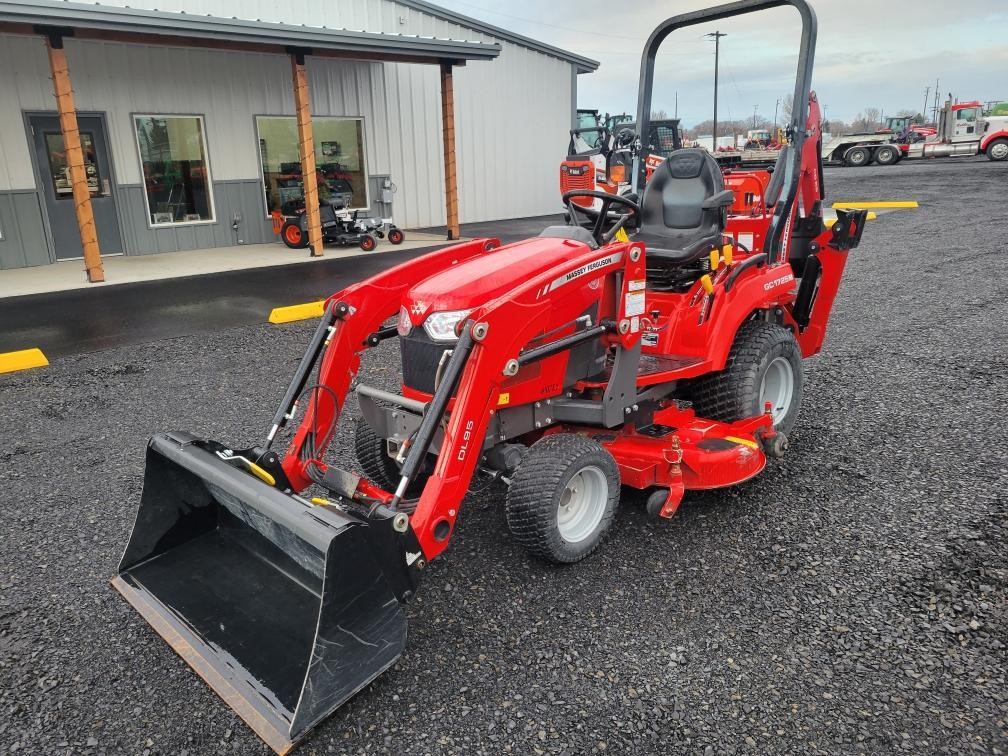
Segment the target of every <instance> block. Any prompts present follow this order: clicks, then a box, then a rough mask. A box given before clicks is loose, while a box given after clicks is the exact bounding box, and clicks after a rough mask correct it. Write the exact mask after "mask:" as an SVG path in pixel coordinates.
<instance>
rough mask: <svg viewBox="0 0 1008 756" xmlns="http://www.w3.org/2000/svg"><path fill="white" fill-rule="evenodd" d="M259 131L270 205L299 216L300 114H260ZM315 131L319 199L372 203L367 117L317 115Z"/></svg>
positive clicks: (361, 206)
mask: <svg viewBox="0 0 1008 756" xmlns="http://www.w3.org/2000/svg"><path fill="white" fill-rule="evenodd" d="M256 131H257V132H258V134H259V155H260V158H261V160H262V170H263V192H264V193H265V197H266V210H267V212H268V213H272V212H274V211H279V212H280V213H282V214H283V215H294V214H295V213H297V212H298V211H299V210H301V209H303V208H304V184H303V183H302V181H301V156H300V155H299V154H298V138H297V119H296V118H294V117H293V116H256ZM312 132H313V134H314V139H315V166H316V169H317V171H316V176H317V179H318V187H319V200H320V201H322V202H331V203H333V204H335V205H339V206H342V207H346V208H351V209H353V208H356V209H366V208H367V207H369V206H370V201H369V197H368V180H367V167H366V166H367V160H366V156H365V153H364V122H363V120H362V119H360V118H331V117H314V116H313V117H312Z"/></svg>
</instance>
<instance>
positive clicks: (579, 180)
mask: <svg viewBox="0 0 1008 756" xmlns="http://www.w3.org/2000/svg"><path fill="white" fill-rule="evenodd" d="M564 168H568V166H566V165H565V166H561V168H560V193H561V194H564V193H565V192H572V191H584V190H589V191H591V190H593V189H594V188H595V167H594V166H593V165H592V164H591V163H587V164H580V165H578V166H576V168H578V169H580V170H583V171H584V172H583V173H582V174H581V175H580V176H578V175H573V174H571V173H570V172H569V170H570V169H569V168H568V170H564ZM594 201H595V200H593V199H592V198H591V197H579V198H577V199H574V200H573V202H574V204H575V205H583V206H586V207H587V206H589V205H591V204H592V202H594Z"/></svg>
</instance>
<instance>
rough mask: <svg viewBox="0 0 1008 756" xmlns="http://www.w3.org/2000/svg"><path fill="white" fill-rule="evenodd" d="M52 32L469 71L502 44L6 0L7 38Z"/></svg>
mask: <svg viewBox="0 0 1008 756" xmlns="http://www.w3.org/2000/svg"><path fill="white" fill-rule="evenodd" d="M40 27H43V28H41V29H40ZM46 28H48V29H51V30H55V31H62V32H63V33H65V35H66V36H72V37H73V38H75V39H97V40H106V41H118V42H135V43H142V44H161V45H173V46H179V47H201V48H214V49H225V50H241V51H250V52H269V53H282V54H286V53H289V52H290V51H291V49H298V50H300V51H302V52H304V53H305V54H309V55H316V56H320V57H334V58H353V59H356V60H377V61H396V62H406V63H428V64H435V63H443V62H449V63H452V64H455V65H464V64H465V62H466V61H469V60H493V59H494V58H496V57H497V56H498V55H500V50H501V48H500V45H499V44H497V43H493V44H489V43H485V42H468V41H463V40H454V39H438V38H434V37H415V36H404V35H401V34H378V33H372V32H360V31H348V30H346V29H330V28H327V27H324V26H321V27H319V26H293V25H291V24H275V23H266V22H263V21H249V20H244V19H238V18H221V17H218V16H199V15H196V14H192V13H168V12H164V11H150V10H140V9H137V8H114V7H110V6H105V5H98V4H85V3H75V2H64V1H63V0H0V32H6V33H12V34H39V33H40V32H41V31H45V29H46Z"/></svg>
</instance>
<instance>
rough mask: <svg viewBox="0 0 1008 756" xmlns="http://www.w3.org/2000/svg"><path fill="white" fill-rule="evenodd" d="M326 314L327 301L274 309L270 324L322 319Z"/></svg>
mask: <svg viewBox="0 0 1008 756" xmlns="http://www.w3.org/2000/svg"><path fill="white" fill-rule="evenodd" d="M323 313H325V300H324V299H320V300H319V301H318V302H305V303H304V304H296V305H289V306H287V307H274V308H273V309H272V310H270V314H269V322H270V323H293V322H294V321H295V320H312V319H314V318H321V317H322V315H323Z"/></svg>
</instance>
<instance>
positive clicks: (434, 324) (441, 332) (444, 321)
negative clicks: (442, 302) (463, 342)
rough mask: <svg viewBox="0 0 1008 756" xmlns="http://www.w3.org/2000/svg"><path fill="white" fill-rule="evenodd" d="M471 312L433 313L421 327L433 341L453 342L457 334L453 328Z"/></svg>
mask: <svg viewBox="0 0 1008 756" xmlns="http://www.w3.org/2000/svg"><path fill="white" fill-rule="evenodd" d="M470 312H472V310H447V311H446V312H434V313H431V315H430V317H428V318H427V320H425V321H424V324H423V327H424V330H425V331H427V335H428V336H430V337H431V338H432V339H434V341H455V339H457V338H458V334H456V333H455V328H456V327H457V326H458V324H459V322H460V321H462V320H464V319H465V317H466V315H468V314H469V313H470Z"/></svg>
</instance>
